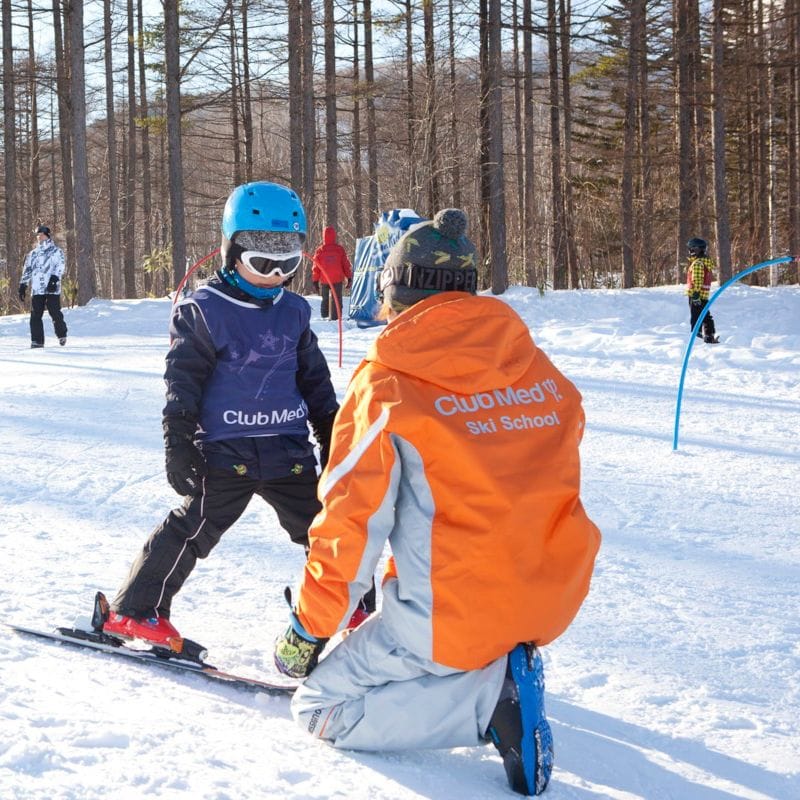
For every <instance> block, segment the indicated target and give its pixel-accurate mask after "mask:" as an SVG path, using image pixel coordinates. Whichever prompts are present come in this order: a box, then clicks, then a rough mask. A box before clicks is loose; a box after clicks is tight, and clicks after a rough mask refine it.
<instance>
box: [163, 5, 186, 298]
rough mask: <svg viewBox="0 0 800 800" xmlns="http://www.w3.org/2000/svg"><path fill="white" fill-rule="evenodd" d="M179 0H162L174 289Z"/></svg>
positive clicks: (179, 176)
mask: <svg viewBox="0 0 800 800" xmlns="http://www.w3.org/2000/svg"><path fill="white" fill-rule="evenodd" d="M178 2H179V0H164V65H165V73H166V75H165V76H166V100H167V150H168V162H169V166H168V176H169V177H168V183H169V216H170V232H171V235H172V280H173V283H174V287H175V288H177V287H178V284H179V283H180V282H181V281H182V280H183V276H184V275H185V274H186V233H185V222H184V207H183V156H182V154H181V63H180V24H179V20H178Z"/></svg>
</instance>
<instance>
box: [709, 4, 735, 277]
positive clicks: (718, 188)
mask: <svg viewBox="0 0 800 800" xmlns="http://www.w3.org/2000/svg"><path fill="white" fill-rule="evenodd" d="M724 5H725V0H714V12H713V13H714V18H713V28H712V37H711V45H712V60H711V93H712V97H713V107H712V116H711V126H712V136H713V142H714V216H715V225H716V240H717V267H718V269H719V277H720V280H721V281H726V280H728V279H729V278H730V277H731V230H730V217H729V212H728V176H727V168H726V165H725V64H724V54H725V40H724V20H723V18H722V15H723V9H724Z"/></svg>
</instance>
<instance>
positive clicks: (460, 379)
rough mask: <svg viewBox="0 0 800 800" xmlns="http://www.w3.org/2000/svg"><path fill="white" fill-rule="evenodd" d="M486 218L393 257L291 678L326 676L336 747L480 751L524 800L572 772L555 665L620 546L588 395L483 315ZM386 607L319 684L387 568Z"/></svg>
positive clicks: (301, 604) (518, 331)
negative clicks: (479, 233) (550, 661)
mask: <svg viewBox="0 0 800 800" xmlns="http://www.w3.org/2000/svg"><path fill="white" fill-rule="evenodd" d="M466 225H467V221H466V215H465V214H464V212H463V211H460V210H459V209H446V210H444V211H440V212H439V213H438V214H436V216H435V218H434V220H433V221H428V222H424V223H422V224H420V225H417V226H416V227H413V228H411V229H410V230H409V232H408V233H406V234H405V235H404V236H403V237H402V238H401V239H400V240H399V241H398V242H397V243H396V244H395V245H394V247H393V248H392V250H391V252H390V254H389V258H388V260H387V262H386V265H385V266H384V268H383V271H382V272H381V276H380V289H381V291H382V293H383V300H382V302H383V306H382V308H383V316H384V317H385V318H387V319H388V321H389V324H388V325H387V326H386V328H385V329H384V330H383V332H382V333H381V334H380V335H379V336H378V338H377V339H376V341H375V343H374V345H373V347H372V349H371V350H370V352H369V354H368V355H367V357H366V359H365V360H364V361H363V362H362V363H361V365H360V366H359V367H358V369H357V370H356V372H355V374H354V376H353V379H352V382H351V384H350V387H349V389H348V392H347V395H346V397H345V400H344V403H343V406H342V408H341V410H340V412H339V414H338V416H337V418H336V423H335V426H334V431H333V439H332V446H331V455H330V460H329V462H328V467H327V469H326V471H325V472H324V473H323V475H322V477H321V486H320V497H321V498H322V501H323V511H322V513H321V514H320V515H319V516H318V517H317V518H316V520H315V521H314V524H313V526H312V528H311V531H310V539H311V549H310V552H309V556H308V562H307V565H306V568H305V572H304V574H303V580H302V584H301V587H300V593H299V596H298V597H297V603H296V605H295V606H294V608H293V610H292V613H291V615H290V619H291V624H290V626H289V628H288V629H287V631H286V633H285V634H283V636H282V637H280V638H279V639H278V641H277V643H276V649H275V660H276V665H277V666H278V668H279V669H280V670H282V671H283V672H286V673H287V674H290V675H294V676H296V677H303V676H306V675H309V673H310V676H309V677H308V678H307V680H306V681H305V682H304V684H303V685H301V686H300V688H299V689H298V690H297V692H296V694H295V696H294V699H293V701H292V713H293V715H294V717H295V719H296V720H297V722H298V723H299V724H300V725H301V726H302V727H304V728H305V729H306V730H308V731H309V733H311V734H313V735H314V736H316V737H317V738H320V739H323V740H325V741H327V742H330V743H331V744H333V745H334V746H335V747H342V748H348V749H356V750H400V749H406V748H425V747H429V748H444V747H457V746H466V745H477V744H481V743H484V742H488V741H491V742H492V743H493V744H494V745H495V746H496V747H497V748H498V750H499V751H500V754H501V755H502V757H503V762H504V766H505V770H506V774H507V777H508V781H509V783H510V785H511V787H512V788H513V789H514V790H515V791H517V792H520V793H521V794H539V793H541V792H542V791H544V789H545V787H546V786H547V782H548V780H549V777H550V772H551V770H552V767H553V749H552V735H551V731H550V726H549V724H548V722H547V719H546V717H545V713H544V677H543V669H542V660H541V656H540V654H539V651H538V646H540V645H545V644H547V643H548V642H551V641H552V640H553V639H555V638H556V637H557V636H559V635H560V634H561V633H562V632H563V631H564V630H565V629H566V628H567V626H568V625H569V624H570V622H571V620H572V619H573V617H574V616H575V614H576V613H577V611H578V608H579V607H580V605H581V603H582V601H583V599H584V597H585V595H586V593H587V591H588V588H589V579H590V575H591V573H592V569H593V564H594V559H595V555H596V553H597V549H598V546H599V541H600V534H599V531H598V530H597V528H596V527H595V526H594V524H593V523H592V522H591V520H590V519H589V518H588V517H587V516H586V513H585V512H584V509H583V506H582V505H581V501H580V463H579V462H580V459H579V454H578V445H579V442H580V440H581V436H582V434H583V428H584V414H583V410H582V407H581V397H580V394H579V393H578V391H577V389H576V388H575V387H574V386H573V385H572V383H570V382H569V381H568V380H567V379H566V378H565V377H564V376H563V375H562V374H561V373H560V372H559V371H558V370H557V369H556V367H555V366H554V365H553V364H552V363H551V362H550V360H549V359H548V358H547V356H546V355H545V354H544V353H543V352H542V351H541V350H539V349H538V348H537V347H536V345H535V344H534V342H533V341H532V340H531V337H530V333H529V331H528V329H527V327H526V325H525V324H524V323H523V321H522V320H521V319H520V318H519V316H518V315H517V314H516V313H515V312H514V311H513V310H512V309H511V308H510V307H509V306H508V305H507V304H506V303H503V302H502V301H500V300H498V299H495V298H491V297H476V296H474V295H475V291H476V286H477V270H476V266H475V265H476V262H477V254H476V250H475V247H474V245H473V244H472V242H471V241H470V240H469V239H468V238H467V237H466V235H465V234H466ZM387 541H388V542H389V545H390V547H391V551H392V557H391V558H390V559H389V562H388V564H387V570H386V575H385V577H384V583H383V605H382V609H381V612H380V613H379V614H373V615H372V616H371V617H369V618H368V619H367V620H366V621H365V622H363V623H362V624H361V625H360V626H359V627H358V628H356V629H355V631H353V632H352V633H351V634H350V635H349V636H347V637H346V638H344V639H343V640H342V641H341V643H340V644H339V645H338V646H337V647H335V648H333V649H332V651H331V652H330V653H329V654H328V655H327V657H326V658H324V659H323V660H322V661H321V662H319V665H317V661H318V658H319V655H320V653H321V651H322V649H323V647H324V646H325V644H326V642H327V640H328V638H329V637H330V636H332V635H333V634H334V633H336V632H337V631H339V630H341V629H342V628H344V627H345V625H346V623H347V621H348V619H349V617H350V614H351V613H352V611H353V607H354V603H355V599H356V598H358V597H360V596H361V594H362V593H363V592H364V591H365V590H366V588H367V587H368V586H369V581H370V578H371V576H372V574H373V571H374V569H375V566H376V564H377V563H378V561H379V559H380V557H381V555H382V552H383V548H384V544H385V543H386V542H387Z"/></svg>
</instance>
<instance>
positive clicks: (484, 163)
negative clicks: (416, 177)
mask: <svg viewBox="0 0 800 800" xmlns="http://www.w3.org/2000/svg"><path fill="white" fill-rule="evenodd" d="M488 4H489V0H479V1H478V36H479V40H480V52H479V54H478V60H479V63H480V100H479V105H478V169H479V182H478V208H479V209H480V214H481V217H480V248H479V250H480V254H481V257H482V259H483V265H482V266H485V265H487V264H489V263H490V262H491V255H490V249H491V245H490V243H489V222H490V219H491V217H490V216H489V195H490V192H489V91H490V86H491V81H490V77H489V5H488ZM478 280H479V282H480V286H481V288H486V285H488V284H489V283H490V281H489V276H487V275H486V274H485V270H483V269H481V268H480V267H479V273H478Z"/></svg>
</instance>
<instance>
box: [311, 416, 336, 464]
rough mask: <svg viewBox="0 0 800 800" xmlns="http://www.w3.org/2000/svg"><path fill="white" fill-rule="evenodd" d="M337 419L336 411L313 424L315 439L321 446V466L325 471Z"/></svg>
mask: <svg viewBox="0 0 800 800" xmlns="http://www.w3.org/2000/svg"><path fill="white" fill-rule="evenodd" d="M335 419H336V411H334V412H333V413H332V414H328V416H327V417H323V418H322V419H318V420H314V421H313V422H312V423H311V430H312V431H314V438H315V439H316V440H317V444H318V445H319V465H320V467H322V469H325V466H326V465H327V463H328V456H329V455H330V452H331V434H332V433H333V421H334V420H335Z"/></svg>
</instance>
